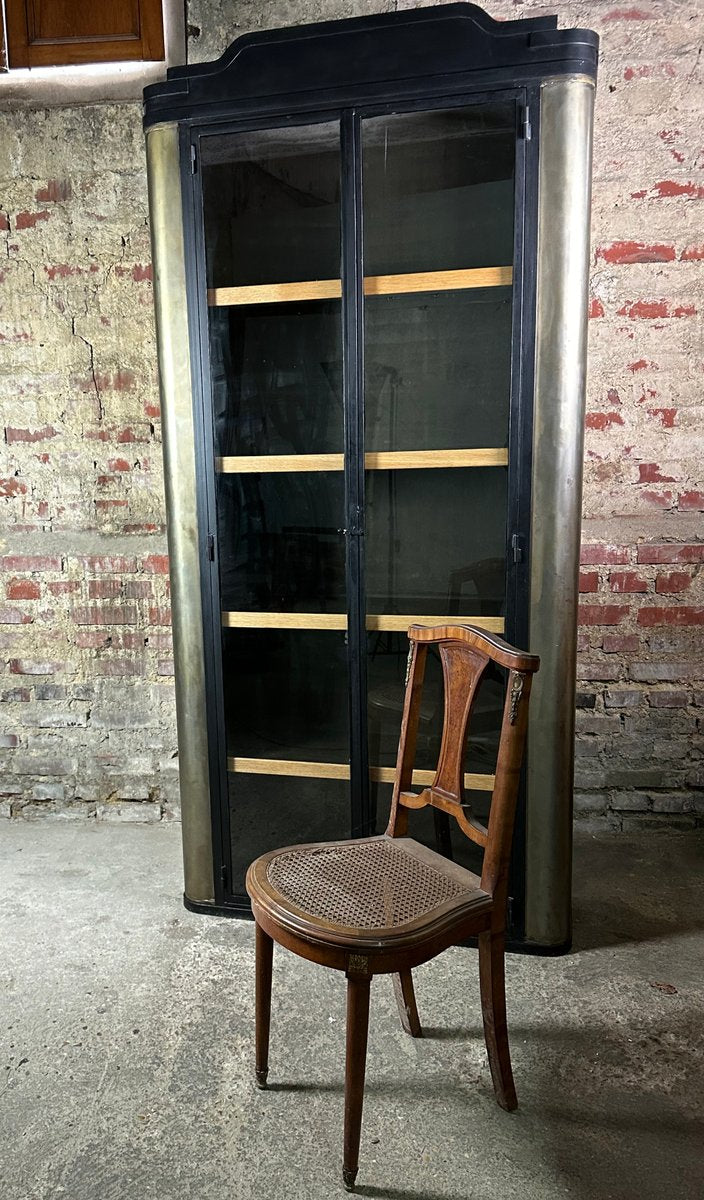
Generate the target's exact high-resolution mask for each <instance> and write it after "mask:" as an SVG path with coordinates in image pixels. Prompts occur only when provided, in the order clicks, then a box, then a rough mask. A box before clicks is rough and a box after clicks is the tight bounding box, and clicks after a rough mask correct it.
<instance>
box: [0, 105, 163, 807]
mask: <svg viewBox="0 0 704 1200" xmlns="http://www.w3.org/2000/svg"><path fill="white" fill-rule="evenodd" d="M0 233H1V236H2V244H1V247H0V248H1V251H2V255H1V257H0V305H1V308H0V397H1V401H0V403H1V407H2V426H3V431H4V436H3V444H2V448H1V450H0V506H1V511H2V518H1V521H2V526H1V530H0V714H1V715H0V761H1V774H0V813H2V814H4V815H10V814H12V815H21V816H23V817H36V816H51V815H60V816H61V817H69V816H92V815H96V816H97V817H98V818H99V819H105V820H111V819H122V820H138V821H153V820H159V819H160V818H161V816H162V815H164V814H166V815H170V814H171V813H173V812H177V811H178V785H177V761H176V758H175V752H176V732H175V718H174V707H173V678H172V676H173V665H172V662H171V653H172V651H171V632H170V628H169V620H170V617H169V581H168V560H167V558H166V545H165V537H164V512H163V491H162V478H161V446H160V437H159V407H158V394H157V381H156V359H155V341H154V320H153V302H152V285H151V276H152V268H151V263H150V249H149V228H148V219H147V196H146V179H145V169H144V143H143V138H142V130H141V112H140V106H139V105H138V104H128V105H117V106H108V105H105V106H100V107H86V108H74V109H66V108H64V109H54V110H52V111H38V112H33V111H27V110H26V109H25V110H23V111H16V112H7V111H6V112H5V113H4V115H3V116H2V117H0Z"/></svg>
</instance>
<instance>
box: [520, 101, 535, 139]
mask: <svg viewBox="0 0 704 1200" xmlns="http://www.w3.org/2000/svg"><path fill="white" fill-rule="evenodd" d="M521 133H522V135H523V138H524V140H525V141H526V142H529V141H530V139H531V138H532V136H533V126H532V125H531V123H530V108H529V106H528V105H527V104H525V105H524V106H523V108H522V110H521Z"/></svg>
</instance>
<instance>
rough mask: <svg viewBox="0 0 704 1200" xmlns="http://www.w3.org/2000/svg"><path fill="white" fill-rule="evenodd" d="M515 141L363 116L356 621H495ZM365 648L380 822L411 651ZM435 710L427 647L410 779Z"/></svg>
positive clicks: (505, 122)
mask: <svg viewBox="0 0 704 1200" xmlns="http://www.w3.org/2000/svg"><path fill="white" fill-rule="evenodd" d="M515 130H516V122H515V106H514V105H513V104H512V103H511V104H493V105H486V106H482V105H477V106H472V107H468V108H456V109H451V110H445V111H437V112H428V113H406V114H400V115H399V114H395V115H392V116H384V117H375V118H373V119H370V120H368V121H364V122H363V128H362V145H363V158H362V161H363V200H364V275H365V278H366V279H367V286H366V288H365V294H366V298H365V308H364V327H365V451H366V453H367V455H368V456H371V457H368V459H367V467H368V470H367V473H366V495H365V504H366V524H365V552H366V559H365V562H366V588H367V595H366V610H367V613H368V614H388V615H391V614H399V615H404V616H407V617H408V619H409V622H410V621H412V620H414V619H415V618H419V619H421V620H423V619H424V618H430V619H431V620H432V618H433V617H436V618H437V620H438V622H439V621H441V620H444V619H447V618H450V619H452V618H453V617H464V618H466V617H477V618H479V617H491V618H494V619H495V620H496V619H497V618H498V619H501V618H502V617H503V616H504V615H505V611H506V603H505V598H506V540H507V496H508V469H507V467H508V442H509V415H510V398H511V361H512V334H513V329H512V326H513V286H512V284H513V246H514V186H515V184H514V166H515V137H516V132H515ZM378 276H382V277H384V280H383V283H380V284H373V282H372V281H373V279H374V278H375V277H378ZM388 276H391V277H392V279H390V280H389V279H387V278H386V277H388ZM424 288H425V290H423V289H424ZM428 451H432V452H433V454H432V456H431V457H432V464H431V462H430V461H429V460H428V458H427V457H423V456H424V455H426V454H427V452H428ZM472 451H475V452H476V453H475V454H474V455H472V454H471V453H470V452H472ZM375 454H381V455H385V456H388V457H386V458H384V460H383V461H379V462H378V463H375V462H374V455H375ZM393 455H398V461H396V462H394V461H393ZM414 455H415V456H416V457H415V459H414ZM389 459H391V461H389ZM494 627H495V628H496V626H494ZM367 652H368V657H367V679H368V730H369V744H370V766H371V768H372V798H373V801H374V803H375V804H376V805H377V806H378V812H377V825H378V827H379V828H383V824H384V821H385V820H386V812H387V811H388V803H389V800H390V791H391V789H390V786H389V785H388V784H381V783H378V782H377V781H376V780H375V778H374V768H375V767H386V768H388V767H389V766H392V765H393V764H394V763H395V757H396V746H397V742H398V736H399V731H400V722H401V709H402V704H403V691H404V678H405V668H406V656H407V653H408V640H407V637H406V636H405V634H403V633H386V632H384V631H382V632H369V633H368V634H367ZM503 686H504V685H503V681H502V679H501V678H500V676H499V675H498V674H495V675H492V676H491V677H488V678H486V679H485V681H484V682H483V684H482V686H481V688H480V692H479V695H478V697H477V701H476V707H475V714H474V721H473V728H472V736H471V739H470V741H469V743H468V746H467V753H466V763H465V769H466V771H467V772H469V773H471V774H476V775H487V774H492V773H493V770H494V764H495V761H496V749H497V744H498V732H499V727H500V722H501V709H502V698H503ZM442 715H443V683H442V670H441V667H440V663H439V660H438V658H437V656H436V655H435V654H434V652H431V654H430V657H429V662H428V667H427V671H426V680H425V687H424V693H423V700H422V707H421V717H420V727H419V735H418V746H417V757H416V768H417V769H419V770H424V771H432V770H434V768H435V765H436V763H437V756H438V752H439V747H440V738H441V732H442ZM419 786H420V785H419ZM467 800H468V801H470V802H471V804H472V806H473V809H474V811H475V813H476V815H477V817H478V818H479V819H480V820H481V819H483V818H486V816H487V814H488V804H489V800H490V793H488V792H479V791H477V790H476V789H468V790H467ZM410 832H411V835H412V836H417V837H419V839H420V840H422V841H425V842H427V844H428V845H433V846H435V847H436V848H437V849H439V850H441V852H442V853H450V854H452V855H453V856H455V857H456V858H457V859H458V861H461V862H465V863H466V865H470V864H471V865H473V866H475V867H476V865H477V854H476V850H475V849H473V848H472V847H471V844H470V843H469V842H468V840H467V839H466V838H465V837H464V835H463V834H461V832H459V831H457V832H455V831H454V822H452V821H449V823H448V820H447V819H446V818H445V817H444V816H443V815H442V814H438V815H437V816H435V815H434V814H433V813H432V812H424V813H421V814H417V815H416V814H412V816H411V826H410Z"/></svg>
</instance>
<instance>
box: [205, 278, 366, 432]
mask: <svg viewBox="0 0 704 1200" xmlns="http://www.w3.org/2000/svg"><path fill="white" fill-rule="evenodd" d="M210 365H211V373H212V390H213V408H214V418H215V445H216V453H217V454H219V455H243V454H257V455H261V454H335V453H339V454H341V453H342V449H343V442H342V438H343V434H342V430H343V419H342V348H341V329H340V302H339V301H334V300H333V301H331V300H318V301H313V300H309V301H298V302H296V303H291V304H286V303H280V304H246V305H230V306H223V307H213V308H211V310H210Z"/></svg>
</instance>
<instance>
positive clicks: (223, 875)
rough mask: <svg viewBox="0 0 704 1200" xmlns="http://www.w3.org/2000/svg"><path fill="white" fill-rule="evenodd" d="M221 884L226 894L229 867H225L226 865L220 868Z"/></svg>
mask: <svg viewBox="0 0 704 1200" xmlns="http://www.w3.org/2000/svg"><path fill="white" fill-rule="evenodd" d="M220 882H221V884H222V890H223V892H226V891H227V867H226V866H225V864H224V863H223V865H222V866H221V868H220Z"/></svg>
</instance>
